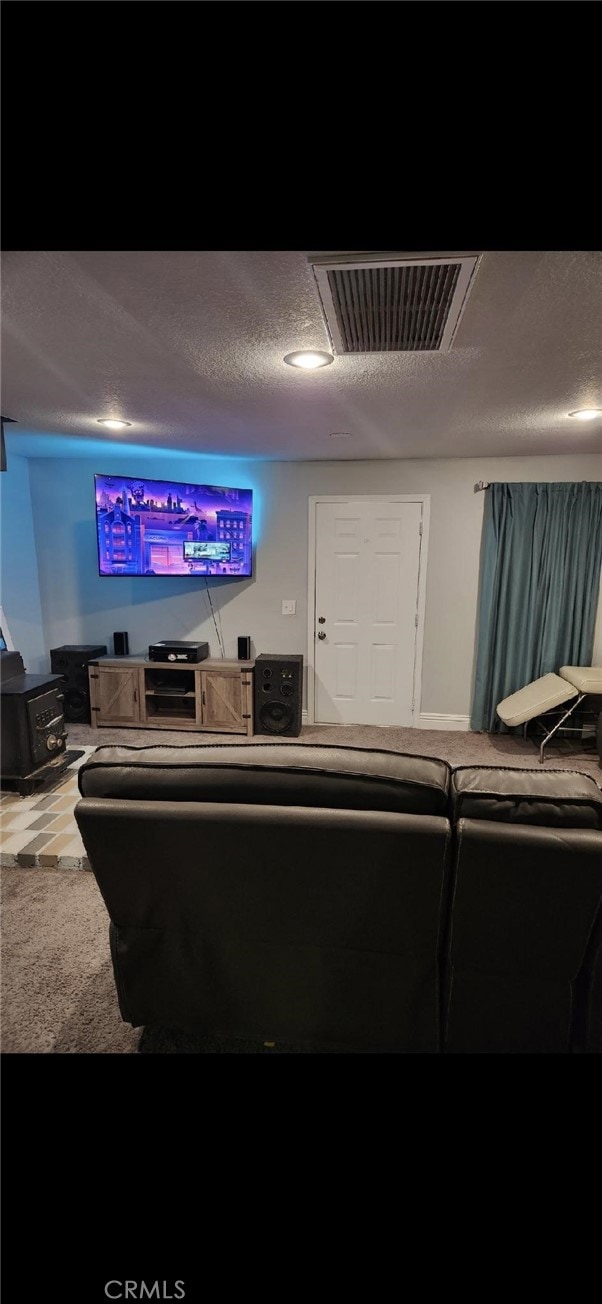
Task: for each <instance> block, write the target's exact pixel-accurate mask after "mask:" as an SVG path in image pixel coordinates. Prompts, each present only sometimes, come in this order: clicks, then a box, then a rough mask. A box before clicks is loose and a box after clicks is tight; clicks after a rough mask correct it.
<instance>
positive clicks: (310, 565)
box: [307, 494, 431, 729]
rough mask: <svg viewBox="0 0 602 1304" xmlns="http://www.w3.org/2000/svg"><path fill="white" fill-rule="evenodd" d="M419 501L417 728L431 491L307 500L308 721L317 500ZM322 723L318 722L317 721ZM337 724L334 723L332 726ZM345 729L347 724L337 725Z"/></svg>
mask: <svg viewBox="0 0 602 1304" xmlns="http://www.w3.org/2000/svg"><path fill="white" fill-rule="evenodd" d="M354 502H355V503H420V505H421V507H422V534H421V538H420V551H419V554H418V591H417V595H416V596H417V605H416V614H417V616H418V623H417V626H416V643H415V645H414V679H413V684H412V724H411V728H412V729H415V728H416V727H417V721H418V720H419V718H420V700H421V695H422V651H423V646H424V616H425V610H426V570H427V559H428V546H429V525H430V516H431V495H430V494H317V495H315V496H312V497H310V499H309V526H308V545H309V546H308V562H307V723H308V724H316V718H315V711H316V692H315V687H316V684H315V674H316V669H315V663H314V648H315V629H316V508H317V505H318V503H354ZM319 723H321V721H320V722H319ZM333 727H336V726H333ZM340 727H342V728H345V727H346V726H340ZM389 727H393V728H399V727H400V726H399V725H394V726H388V725H384V726H383V725H381V728H389Z"/></svg>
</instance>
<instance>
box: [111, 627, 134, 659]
mask: <svg viewBox="0 0 602 1304" xmlns="http://www.w3.org/2000/svg"><path fill="white" fill-rule="evenodd" d="M129 650H130V640H129V638H128V636H127V634H126V632H125V630H124V629H122V630H121V631H119V632H118V633H116V634H113V656H116V657H127V656H128V653H129Z"/></svg>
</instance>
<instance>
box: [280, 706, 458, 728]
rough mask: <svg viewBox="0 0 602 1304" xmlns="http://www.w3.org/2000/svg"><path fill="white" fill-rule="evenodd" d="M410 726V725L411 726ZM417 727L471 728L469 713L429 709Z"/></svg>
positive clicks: (302, 718)
mask: <svg viewBox="0 0 602 1304" xmlns="http://www.w3.org/2000/svg"><path fill="white" fill-rule="evenodd" d="M301 722H302V724H307V723H308V719H307V711H306V710H303V711H302V712H301ZM409 727H410V726H408V728H409ZM415 728H417V729H457V730H458V731H462V733H468V731H469V729H470V716H469V715H437V714H433V713H431V712H429V711H423V712H422V714H421V715H419V717H418V721H417V723H416V726H415Z"/></svg>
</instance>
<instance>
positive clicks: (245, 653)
mask: <svg viewBox="0 0 602 1304" xmlns="http://www.w3.org/2000/svg"><path fill="white" fill-rule="evenodd" d="M236 655H237V657H238V660H239V661H250V660H251V639H250V638H249V635H248V634H243V635H241V637H240V638H239V640H238V652H237V653H236Z"/></svg>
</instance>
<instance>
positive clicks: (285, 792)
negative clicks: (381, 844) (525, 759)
mask: <svg viewBox="0 0 602 1304" xmlns="http://www.w3.org/2000/svg"><path fill="white" fill-rule="evenodd" d="M449 776H450V766H449V765H448V764H447V763H446V762H445V761H440V760H437V759H435V758H434V757H430V756H410V755H405V754H404V753H401V752H392V751H391V752H390V751H380V750H377V749H372V748H370V749H369V748H365V749H364V748H357V747H334V746H332V747H331V746H327V745H326V746H310V745H306V744H304V743H238V744H236V743H234V744H227V743H223V744H222V743H218V744H205V745H204V746H203V745H200V746H192V747H165V746H157V747H129V746H124V747H99V748H97V750H96V751H95V752H94V753H93V754H92V756H91V757H90V759H89V760H88V761H87V762H86V763H85V764H84V765H82V766H81V768H80V770H79V790H80V793H81V794H82V795H83V796H86V797H117V798H124V799H130V800H142V801H144V800H157V801H161V800H165V801H206V802H209V801H210V802H230V803H236V802H243V803H252V804H254V805H257V804H259V805H280V806H318V807H320V806H321V807H330V808H335V809H347V810H381V811H396V812H398V813H400V814H409V815H420V814H422V815H445V814H446V812H447V805H448V792H449Z"/></svg>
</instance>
